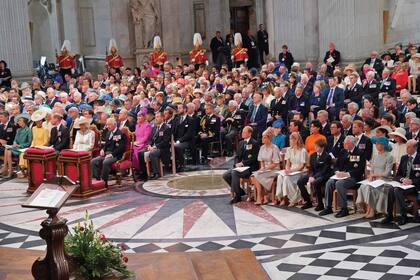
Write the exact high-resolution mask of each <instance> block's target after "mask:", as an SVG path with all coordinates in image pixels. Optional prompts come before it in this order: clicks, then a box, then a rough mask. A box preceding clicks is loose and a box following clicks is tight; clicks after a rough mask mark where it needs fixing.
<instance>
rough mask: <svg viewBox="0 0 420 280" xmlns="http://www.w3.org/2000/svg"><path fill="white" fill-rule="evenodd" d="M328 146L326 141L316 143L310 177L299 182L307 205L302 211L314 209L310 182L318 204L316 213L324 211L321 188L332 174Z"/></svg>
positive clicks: (310, 160)
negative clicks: (309, 187) (308, 186)
mask: <svg viewBox="0 0 420 280" xmlns="http://www.w3.org/2000/svg"><path fill="white" fill-rule="evenodd" d="M326 145H327V143H326V142H325V141H324V140H318V141H316V142H315V153H312V155H311V157H310V159H309V175H307V174H305V175H302V176H301V177H300V178H299V179H298V181H297V185H298V187H299V190H300V193H301V195H302V198H303V199H304V200H305V204H304V205H303V206H302V208H301V209H308V208H311V207H312V201H311V197H310V196H309V193H308V190H307V189H306V184H307V183H308V182H309V184H311V185H312V186H313V187H314V190H315V195H316V199H317V202H318V205H317V207H316V208H315V211H322V210H324V203H323V201H322V192H321V187H322V186H323V185H324V184H325V182H327V181H328V179H329V177H330V176H331V173H332V172H331V156H330V155H329V154H328V153H327V152H326V149H325V148H326Z"/></svg>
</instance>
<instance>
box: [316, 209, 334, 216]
mask: <svg viewBox="0 0 420 280" xmlns="http://www.w3.org/2000/svg"><path fill="white" fill-rule="evenodd" d="M332 213H333V210H332V209H331V207H327V208H325V209H324V210H322V211H321V212H319V215H320V216H325V215H329V214H332Z"/></svg>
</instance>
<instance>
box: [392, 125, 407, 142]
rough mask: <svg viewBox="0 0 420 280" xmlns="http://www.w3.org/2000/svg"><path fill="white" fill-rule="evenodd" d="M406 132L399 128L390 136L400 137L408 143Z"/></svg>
mask: <svg viewBox="0 0 420 280" xmlns="http://www.w3.org/2000/svg"><path fill="white" fill-rule="evenodd" d="M405 134H406V131H405V129H404V128H402V127H397V128H396V129H395V131H394V132H391V133H390V134H389V136H398V137H401V138H402V139H403V140H404V141H405V142H407V137H405Z"/></svg>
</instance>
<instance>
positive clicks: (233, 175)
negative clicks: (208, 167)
mask: <svg viewBox="0 0 420 280" xmlns="http://www.w3.org/2000/svg"><path fill="white" fill-rule="evenodd" d="M242 138H243V140H242V141H241V142H239V145H238V151H237V153H236V157H235V165H234V168H232V169H229V170H228V171H226V172H225V173H224V174H223V179H224V180H225V181H226V182H227V183H228V184H229V186H230V188H231V192H232V193H233V199H232V200H231V201H230V203H231V204H233V203H237V202H240V201H241V196H242V195H243V194H244V191H243V190H242V189H241V186H240V178H249V176H251V174H252V172H253V171H255V170H257V169H258V152H259V149H260V146H259V143H258V141H256V140H255V139H253V138H252V127H250V126H245V127H244V128H243V130H242ZM246 166H248V167H249V168H248V169H245V170H243V171H242V172H241V171H237V170H234V169H235V168H241V167H246Z"/></svg>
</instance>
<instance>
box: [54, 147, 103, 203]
mask: <svg viewBox="0 0 420 280" xmlns="http://www.w3.org/2000/svg"><path fill="white" fill-rule="evenodd" d="M91 161H92V156H91V152H88V151H74V150H63V151H61V153H60V156H59V157H58V163H59V166H60V172H61V174H62V175H65V176H67V177H69V178H70V179H71V180H73V181H75V182H76V181H77V182H79V184H80V187H79V188H78V189H77V190H76V191H75V192H74V193H73V196H75V197H87V196H91V195H94V194H98V193H100V192H103V191H105V190H106V187H105V182H103V181H98V182H94V181H93V180H92V172H91V166H90V163H91Z"/></svg>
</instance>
